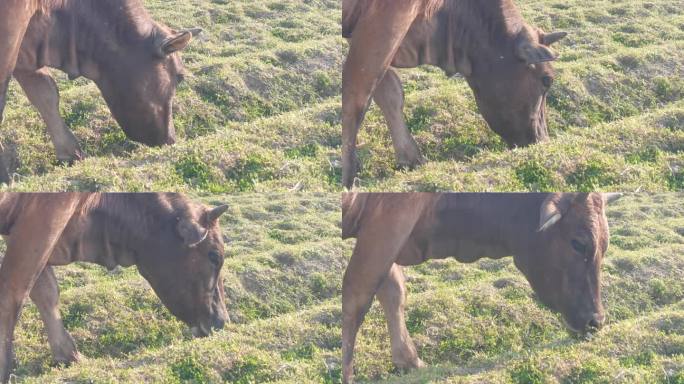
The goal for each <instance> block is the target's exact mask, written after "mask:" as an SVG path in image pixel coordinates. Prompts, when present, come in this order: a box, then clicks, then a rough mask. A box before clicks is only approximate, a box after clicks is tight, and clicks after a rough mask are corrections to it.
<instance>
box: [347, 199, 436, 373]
mask: <svg viewBox="0 0 684 384" xmlns="http://www.w3.org/2000/svg"><path fill="white" fill-rule="evenodd" d="M383 208H385V209H383V211H382V212H374V214H373V215H372V216H371V217H370V218H368V219H367V220H365V221H364V223H363V226H362V227H361V228H360V229H359V233H358V235H357V240H356V246H355V247H354V252H353V254H352V257H351V260H350V261H349V266H348V267H347V270H346V271H345V273H344V279H343V281H342V382H343V383H350V382H351V381H352V377H353V373H354V367H353V357H354V344H355V343H356V335H357V333H358V331H359V327H360V326H361V323H362V322H363V318H364V317H365V315H366V312H367V311H368V309H369V308H370V305H371V303H372V301H373V296H375V294H376V292H378V289H380V288H381V286H382V284H383V283H384V281H385V279H386V278H387V276H388V274H389V272H390V269H391V268H392V265H393V264H394V262H395V261H396V259H397V257H398V255H399V252H400V250H401V249H402V247H403V246H404V245H405V243H406V242H407V240H408V238H409V236H410V234H411V231H412V230H413V227H414V226H415V224H416V222H417V221H418V219H419V218H420V213H421V212H422V210H423V208H424V207H423V205H422V204H410V203H408V204H406V203H405V201H402V200H400V199H399V200H396V201H394V202H388V203H387V204H385V205H384V207H383ZM389 284H391V283H389ZM390 286H391V285H390ZM385 296H387V295H385ZM394 320H396V319H394V318H393V321H394ZM416 364H417V362H416Z"/></svg>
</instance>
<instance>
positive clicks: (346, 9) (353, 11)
mask: <svg viewBox="0 0 684 384" xmlns="http://www.w3.org/2000/svg"><path fill="white" fill-rule="evenodd" d="M368 2H369V1H368V0H344V1H343V2H342V37H344V38H350V37H351V34H352V31H353V30H354V26H356V22H357V21H358V20H359V18H360V17H361V14H362V13H363V8H366V5H367V3H368Z"/></svg>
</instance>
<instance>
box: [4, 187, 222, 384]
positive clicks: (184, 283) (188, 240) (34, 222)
mask: <svg viewBox="0 0 684 384" xmlns="http://www.w3.org/2000/svg"><path fill="white" fill-rule="evenodd" d="M226 209H227V206H225V205H224V206H220V207H217V208H213V209H209V208H207V207H204V206H203V205H199V204H194V203H192V202H190V201H189V200H188V199H186V198H184V197H183V196H180V195H175V194H94V193H93V194H90V193H81V194H79V193H59V194H15V193H5V194H0V233H1V234H2V235H4V236H5V237H6V240H7V253H6V255H5V259H4V262H3V263H2V266H0V382H2V383H5V382H7V380H8V379H9V374H10V368H11V360H12V335H13V333H14V327H15V325H16V322H17V319H18V316H19V312H20V310H21V307H22V305H23V303H24V301H25V299H26V297H27V296H28V295H29V292H30V297H31V300H33V302H34V303H35V304H36V306H37V307H38V310H39V312H40V315H41V318H42V319H43V322H44V323H45V326H46V329H47V333H48V341H49V343H50V347H51V349H52V354H53V357H54V359H55V361H56V362H59V363H70V362H74V361H77V360H78V359H79V354H78V351H77V350H76V346H75V344H74V341H73V339H72V338H71V336H70V335H69V333H67V331H66V329H65V328H64V325H63V324H62V321H61V318H60V316H59V310H58V308H57V305H58V299H59V292H58V287H57V282H56V280H55V275H54V273H53V271H52V267H53V266H58V265H65V264H69V263H72V262H76V261H85V262H92V263H97V264H100V265H103V266H105V267H107V268H110V269H111V268H114V267H116V266H123V267H127V266H132V265H135V266H136V267H137V268H138V271H140V274H141V275H142V276H143V277H144V278H145V279H147V281H148V282H149V283H150V285H151V286H152V289H153V290H154V291H155V292H156V294H157V296H159V298H160V299H161V301H162V302H163V303H164V305H166V307H167V308H168V309H169V311H171V313H173V314H174V315H175V316H176V317H177V318H179V319H180V320H182V321H183V322H185V323H186V324H188V325H189V326H190V327H191V330H192V332H193V335H195V336H206V335H209V334H210V333H211V331H212V329H220V328H222V327H223V325H224V323H225V322H226V321H227V320H228V314H227V312H226V308H225V304H224V293H223V283H222V280H221V279H220V270H221V267H222V265H223V253H224V249H223V247H224V245H223V239H222V235H221V231H220V228H219V223H218V219H219V216H221V214H223V213H224V212H225V211H226ZM34 283H35V284H34Z"/></svg>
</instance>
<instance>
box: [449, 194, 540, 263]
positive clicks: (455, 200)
mask: <svg viewBox="0 0 684 384" xmlns="http://www.w3.org/2000/svg"><path fill="white" fill-rule="evenodd" d="M444 196H445V198H443V201H442V202H441V204H439V205H438V211H442V213H441V214H440V216H441V219H440V222H441V223H442V225H446V227H445V229H443V230H441V231H440V233H441V234H442V235H441V236H444V235H446V236H451V237H453V238H455V239H459V241H458V244H467V246H465V248H464V249H461V251H467V254H464V255H458V254H457V255H454V256H455V257H456V258H457V259H462V261H475V260H477V259H479V258H481V257H487V258H493V259H498V258H502V257H505V256H513V258H514V259H515V262H516V265H518V264H521V265H523V267H521V268H526V265H527V261H526V260H525V255H527V254H528V252H529V250H530V249H533V248H534V247H536V242H537V241H538V234H537V232H536V228H537V225H538V221H539V207H540V205H541V202H542V201H543V200H544V197H545V195H544V194H534V193H532V194H507V195H500V194H482V193H465V194H446V195H444ZM457 252H458V251H457ZM459 256H461V257H460V258H459Z"/></svg>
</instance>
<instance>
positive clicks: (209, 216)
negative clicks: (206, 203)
mask: <svg viewBox="0 0 684 384" xmlns="http://www.w3.org/2000/svg"><path fill="white" fill-rule="evenodd" d="M227 210H228V205H225V204H224V205H221V206H218V207H216V208H214V209H212V210H210V211H207V213H205V215H206V216H205V217H206V221H207V223H208V224H209V225H213V224H215V223H216V222H217V221H218V219H219V217H221V215H223V214H224V213H225V212H226V211H227Z"/></svg>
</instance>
